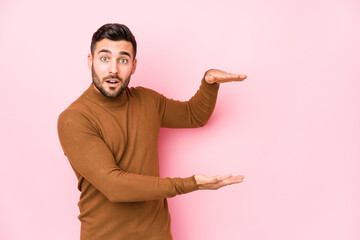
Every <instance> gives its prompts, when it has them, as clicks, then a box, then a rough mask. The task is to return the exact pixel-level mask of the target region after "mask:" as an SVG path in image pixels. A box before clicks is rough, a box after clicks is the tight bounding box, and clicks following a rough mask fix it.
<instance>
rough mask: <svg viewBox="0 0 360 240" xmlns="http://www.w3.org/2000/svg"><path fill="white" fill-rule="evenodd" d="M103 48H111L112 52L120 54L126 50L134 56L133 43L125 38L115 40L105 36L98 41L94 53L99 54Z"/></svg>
mask: <svg viewBox="0 0 360 240" xmlns="http://www.w3.org/2000/svg"><path fill="white" fill-rule="evenodd" d="M101 50H109V51H110V52H111V53H112V54H118V53H120V52H124V51H125V52H128V53H129V54H130V56H131V57H133V46H132V43H131V42H129V41H125V40H119V41H113V40H110V39H107V38H104V39H102V40H100V41H98V42H97V43H96V45H95V51H94V54H98V53H99V51H101Z"/></svg>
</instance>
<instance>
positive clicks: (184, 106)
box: [160, 79, 219, 128]
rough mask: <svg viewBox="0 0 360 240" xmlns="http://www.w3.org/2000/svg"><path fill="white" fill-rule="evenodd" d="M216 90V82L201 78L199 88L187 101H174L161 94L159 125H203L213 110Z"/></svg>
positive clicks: (173, 126)
mask: <svg viewBox="0 0 360 240" xmlns="http://www.w3.org/2000/svg"><path fill="white" fill-rule="evenodd" d="M218 90H219V84H218V83H214V84H209V83H207V82H205V80H204V79H202V81H201V85H200V88H199V90H198V91H197V92H196V93H195V95H194V96H193V97H192V98H191V99H190V100H188V101H185V102H181V101H175V100H172V99H168V98H166V97H164V96H162V99H161V100H160V116H161V119H162V121H161V126H162V127H168V128H193V127H201V126H204V125H205V124H206V122H207V121H208V120H209V118H210V116H211V114H212V112H213V111H214V108H215V104H216V98H217V93H218Z"/></svg>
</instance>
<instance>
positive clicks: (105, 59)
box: [100, 57, 109, 62]
mask: <svg viewBox="0 0 360 240" xmlns="http://www.w3.org/2000/svg"><path fill="white" fill-rule="evenodd" d="M100 59H101V61H103V62H106V61H108V60H109V58H108V57H101V58H100Z"/></svg>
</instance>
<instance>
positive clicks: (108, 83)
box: [58, 24, 246, 240]
mask: <svg viewBox="0 0 360 240" xmlns="http://www.w3.org/2000/svg"><path fill="white" fill-rule="evenodd" d="M136 47H137V45H136V41H135V38H134V36H133V34H132V33H131V31H130V30H129V29H128V28H127V27H126V26H125V25H122V24H106V25H104V26H102V27H101V28H99V29H98V30H97V31H96V32H95V33H94V35H93V38H92V42H91V53H90V54H89V56H88V66H89V69H90V70H91V73H92V80H93V81H92V83H91V85H90V86H89V88H88V89H87V90H86V91H85V92H84V93H83V94H82V95H81V96H80V97H79V98H78V99H77V100H76V101H75V102H74V103H72V104H71V105H70V106H69V107H68V108H67V109H66V110H65V111H64V112H62V113H61V115H60V116H59V120H58V133H59V139H60V142H61V146H62V148H63V150H64V153H65V155H66V156H67V158H68V159H69V161H70V164H71V166H72V167H73V169H74V171H75V174H76V176H77V178H78V180H79V182H78V188H79V190H80V191H81V195H80V201H79V208H80V215H79V219H80V221H81V239H86V240H91V239H97V240H102V239H106V240H112V239H116V240H119V239H127V240H128V239H131V240H136V239H141V240H144V239H159V240H160V239H161V240H166V239H172V236H171V232H170V214H169V211H168V205H167V200H166V198H169V197H173V196H175V195H179V194H184V193H189V192H192V191H195V190H199V189H218V188H220V187H223V186H226V185H230V184H234V183H240V182H242V180H243V176H232V175H227V176H215V177H207V176H205V175H201V174H196V175H194V176H191V177H188V178H160V177H159V162H158V136H159V129H160V127H170V128H186V127H200V126H203V125H204V124H205V123H206V122H207V120H208V119H209V118H210V115H211V113H212V111H213V109H214V107H215V102H216V97H217V91H218V88H219V83H222V82H230V81H242V80H244V79H245V78H246V75H242V74H229V73H225V72H223V71H220V70H214V69H212V70H209V71H207V72H206V73H205V75H204V78H203V80H202V83H201V86H200V89H199V90H198V91H197V93H196V94H195V95H194V96H193V97H192V98H191V99H190V100H189V101H186V102H180V101H174V100H170V99H167V98H165V97H164V96H163V95H160V94H158V93H156V92H154V91H152V90H150V89H146V88H142V87H136V88H128V84H129V81H130V77H131V75H132V74H133V73H134V72H135V70H136V63H137V59H136Z"/></svg>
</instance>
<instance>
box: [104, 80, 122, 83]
mask: <svg viewBox="0 0 360 240" xmlns="http://www.w3.org/2000/svg"><path fill="white" fill-rule="evenodd" d="M106 82H107V83H118V82H119V81H117V80H107V81H106Z"/></svg>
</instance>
